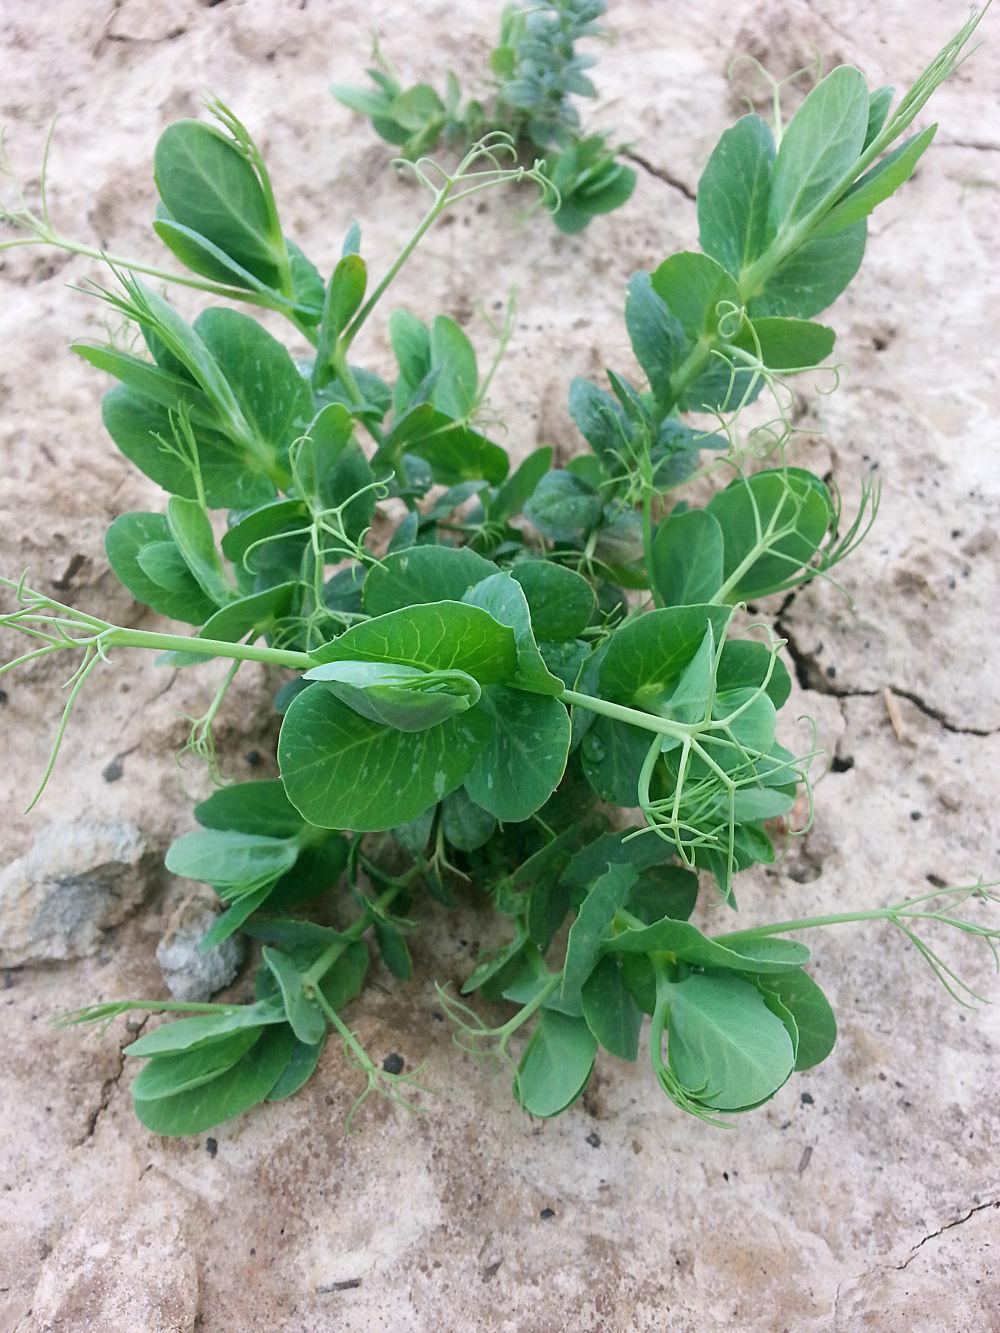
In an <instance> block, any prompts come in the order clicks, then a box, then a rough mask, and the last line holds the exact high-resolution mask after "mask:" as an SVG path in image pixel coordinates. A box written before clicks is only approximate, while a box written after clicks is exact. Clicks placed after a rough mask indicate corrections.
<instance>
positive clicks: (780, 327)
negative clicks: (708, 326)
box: [733, 316, 836, 370]
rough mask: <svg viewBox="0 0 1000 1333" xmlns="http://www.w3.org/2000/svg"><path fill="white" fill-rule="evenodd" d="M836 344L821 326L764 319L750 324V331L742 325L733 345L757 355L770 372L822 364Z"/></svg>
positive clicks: (773, 318) (830, 332)
mask: <svg viewBox="0 0 1000 1333" xmlns="http://www.w3.org/2000/svg"><path fill="white" fill-rule="evenodd" d="M754 334H756V341H755V340H754ZM835 341H836V334H835V333H834V331H833V329H828V328H827V327H826V326H825V325H824V324H813V323H810V321H809V320H805V319H778V318H775V317H773V316H763V317H762V318H760V319H755V320H754V321H753V332H751V330H750V329H749V328H748V327H747V326H746V325H745V324H744V326H743V328H742V329H740V332H739V334H738V336H737V337H735V338H734V339H733V345H734V346H735V347H739V348H742V350H743V351H745V352H749V353H750V354H751V356H757V355H758V354H759V356H760V358H761V361H762V362H763V363H764V365H765V366H767V368H768V369H769V370H799V369H801V368H802V367H803V366H818V365H819V363H820V362H821V361H825V360H826V358H827V357H828V356H829V355H830V353H831V352H832V351H833V344H834V342H835ZM758 349H759V350H758Z"/></svg>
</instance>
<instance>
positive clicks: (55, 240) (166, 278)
mask: <svg viewBox="0 0 1000 1333" xmlns="http://www.w3.org/2000/svg"><path fill="white" fill-rule="evenodd" d="M15 245H51V246H54V247H55V248H56V249H57V250H66V251H68V252H69V254H73V255H82V256H83V257H84V258H85V259H97V260H99V261H100V262H101V263H106V264H110V265H111V266H112V267H113V268H119V269H127V270H128V271H129V272H130V273H142V274H145V276H146V277H148V278H157V279H159V281H161V282H173V283H176V284H177V285H178V286H179V287H193V288H195V289H196V290H197V291H200V292H208V294H209V295H210V296H222V297H224V298H225V299H226V300H229V301H242V302H243V303H244V304H245V305H255V306H261V307H262V308H263V309H265V310H277V311H278V313H279V314H282V315H284V316H285V317H286V318H287V319H290V320H291V322H292V323H293V324H294V325H295V327H296V328H297V329H299V330H300V332H302V333H303V334H304V335H305V336H306V337H307V338H308V339H309V340H310V341H311V342H315V341H316V334H315V332H314V331H313V330H311V329H309V328H308V327H303V325H301V324H300V323H299V321H298V319H297V318H296V316H295V315H294V313H293V312H292V310H291V308H290V306H291V303H290V302H286V301H275V300H273V299H271V298H269V297H267V296H265V295H264V294H263V293H261V292H254V291H251V290H249V289H248V288H245V287H227V286H226V284H225V283H221V282H212V281H211V279H209V278H199V277H192V276H189V275H188V274H186V273H175V272H174V271H173V270H172V269H166V268H159V267H158V266H157V265H156V264H144V263H143V262H142V261H141V260H137V259H127V258H126V257H125V256H124V255H115V254H110V253H109V252H108V251H107V250H98V249H97V247H96V246H93V245H85V244H84V243H83V241H74V240H72V239H71V238H70V237H69V236H63V235H61V234H60V233H59V232H55V231H54V232H52V233H50V234H46V235H38V236H23V237H21V236H19V237H16V238H15V239H14V240H12V241H7V242H4V244H3V245H0V250H7V249H10V248H11V247H12V246H15Z"/></svg>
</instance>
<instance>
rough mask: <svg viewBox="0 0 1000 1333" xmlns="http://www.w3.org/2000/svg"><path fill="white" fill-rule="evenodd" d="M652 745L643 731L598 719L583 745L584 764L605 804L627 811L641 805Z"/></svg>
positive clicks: (646, 733) (609, 720)
mask: <svg viewBox="0 0 1000 1333" xmlns="http://www.w3.org/2000/svg"><path fill="white" fill-rule="evenodd" d="M578 711H579V710H578ZM591 716H593V715H591ZM651 743H652V742H651V737H650V734H649V732H648V731H646V730H645V728H643V727H633V726H631V725H630V724H629V723H627V722H614V721H612V719H611V718H609V717H596V718H594V721H593V724H592V725H591V726H590V728H589V729H588V731H587V733H586V735H585V736H584V737H583V740H582V741H581V742H580V762H581V765H582V768H583V772H584V775H585V777H586V779H587V781H588V782H589V783H590V785H591V787H593V789H594V791H595V792H596V793H597V795H598V796H599V797H600V798H601V800H602V801H610V802H611V803H612V804H613V805H623V806H625V807H627V808H628V807H631V806H634V805H636V804H637V802H638V799H639V773H640V770H641V769H642V765H643V761H644V760H645V758H646V755H647V753H648V751H649V747H650V744H651Z"/></svg>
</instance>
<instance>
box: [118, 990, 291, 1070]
mask: <svg viewBox="0 0 1000 1333" xmlns="http://www.w3.org/2000/svg"><path fill="white" fill-rule="evenodd" d="M284 1021H285V1013H284V1010H283V1009H282V1008H281V1006H280V1005H275V1004H272V1003H271V1002H270V1001H261V1002H259V1003H257V1004H241V1005H235V1006H234V1007H233V1008H232V1009H229V1010H226V1011H220V1012H219V1013H216V1014H198V1015H197V1016H196V1017H194V1018H178V1019H175V1020H174V1021H173V1022H171V1023H162V1024H161V1025H160V1026H159V1027H158V1028H153V1030H152V1032H144V1033H143V1034H142V1036H141V1037H139V1038H137V1039H136V1040H135V1041H134V1042H132V1044H131V1045H130V1046H125V1047H124V1048H123V1053H124V1054H125V1055H138V1056H142V1057H143V1058H146V1057H147V1056H151V1055H176V1054H177V1053H178V1052H180V1051H193V1050H196V1049H198V1048H199V1047H203V1046H208V1045H210V1044H212V1043H214V1042H217V1041H220V1040H222V1039H223V1038H227V1037H229V1036H230V1035H231V1034H232V1033H234V1032H242V1031H245V1030H246V1029H247V1028H252V1029H254V1030H255V1031H256V1030H259V1029H260V1028H263V1027H267V1026H269V1025H270V1024H273V1023H284Z"/></svg>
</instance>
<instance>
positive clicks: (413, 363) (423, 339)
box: [389, 310, 431, 412]
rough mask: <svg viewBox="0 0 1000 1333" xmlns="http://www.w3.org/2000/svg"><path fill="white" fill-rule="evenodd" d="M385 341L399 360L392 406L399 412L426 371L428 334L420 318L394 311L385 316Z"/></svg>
mask: <svg viewBox="0 0 1000 1333" xmlns="http://www.w3.org/2000/svg"><path fill="white" fill-rule="evenodd" d="M389 341H390V343H391V344H392V350H393V354H394V355H395V357H396V361H397V362H398V363H399V382H398V383H397V386H396V399H395V407H396V411H397V412H400V411H402V409H403V408H404V407H405V406H406V404H407V403H408V402H409V400H410V397H411V396H412V394H413V391H414V389H416V387H417V385H418V384H420V383H421V382H422V381H423V380H424V379H425V378H426V377H427V376H428V375H429V374H430V370H431V333H430V329H429V328H428V327H427V325H426V324H425V323H424V322H423V320H420V319H417V317H416V315H411V314H410V312H409V311H408V310H394V311H393V312H392V314H391V315H390V316H389Z"/></svg>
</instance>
